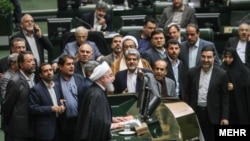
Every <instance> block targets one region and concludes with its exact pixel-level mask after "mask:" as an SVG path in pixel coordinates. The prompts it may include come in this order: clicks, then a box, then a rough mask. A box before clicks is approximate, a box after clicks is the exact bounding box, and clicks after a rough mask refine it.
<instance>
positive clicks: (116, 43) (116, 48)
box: [101, 35, 122, 66]
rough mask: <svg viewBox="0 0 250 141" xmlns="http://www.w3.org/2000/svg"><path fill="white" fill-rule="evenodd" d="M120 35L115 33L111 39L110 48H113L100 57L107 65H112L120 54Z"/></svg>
mask: <svg viewBox="0 0 250 141" xmlns="http://www.w3.org/2000/svg"><path fill="white" fill-rule="evenodd" d="M121 41H122V35H115V36H114V37H113V39H112V43H111V48H112V49H113V51H112V53H110V54H108V55H106V56H104V57H102V58H101V61H106V62H107V63H108V64H109V66H111V65H112V63H113V62H114V61H115V60H116V59H117V58H120V57H121V56H122V45H121Z"/></svg>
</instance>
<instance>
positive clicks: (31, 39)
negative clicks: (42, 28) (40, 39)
mask: <svg viewBox="0 0 250 141" xmlns="http://www.w3.org/2000/svg"><path fill="white" fill-rule="evenodd" d="M23 33H24V36H25V38H26V39H27V41H28V43H29V45H30V49H31V52H32V53H33V55H34V57H35V58H36V62H37V65H38V66H40V64H41V60H40V57H39V52H38V49H37V44H36V39H35V37H34V35H33V34H31V35H28V34H27V32H26V31H25V30H23Z"/></svg>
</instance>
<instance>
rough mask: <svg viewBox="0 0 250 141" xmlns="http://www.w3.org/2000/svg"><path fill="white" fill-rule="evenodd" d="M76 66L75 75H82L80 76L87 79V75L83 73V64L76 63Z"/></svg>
mask: <svg viewBox="0 0 250 141" xmlns="http://www.w3.org/2000/svg"><path fill="white" fill-rule="evenodd" d="M74 65H75V71H74V72H75V73H77V74H80V75H82V76H83V77H85V74H83V72H82V67H81V64H80V62H79V61H76V62H75V63H74Z"/></svg>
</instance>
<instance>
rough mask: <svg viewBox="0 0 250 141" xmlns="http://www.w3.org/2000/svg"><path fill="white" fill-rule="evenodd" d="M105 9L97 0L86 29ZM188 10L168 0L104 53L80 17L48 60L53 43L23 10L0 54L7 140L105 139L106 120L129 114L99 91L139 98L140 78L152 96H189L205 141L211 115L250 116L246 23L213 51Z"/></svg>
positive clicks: (224, 118) (232, 119)
mask: <svg viewBox="0 0 250 141" xmlns="http://www.w3.org/2000/svg"><path fill="white" fill-rule="evenodd" d="M106 10H107V5H105V3H98V4H97V6H96V10H95V12H94V13H88V14H84V15H83V18H82V19H83V20H85V18H86V19H87V20H89V21H92V20H90V19H92V18H91V17H93V21H92V23H91V22H90V23H89V24H90V25H92V27H94V29H91V30H96V29H98V31H105V30H110V28H111V27H110V25H109V24H110V22H109V20H111V19H109V18H110V17H109V16H108V15H107V14H106ZM194 14H195V10H194V9H192V8H190V7H189V6H188V5H185V4H183V0H173V6H172V7H168V8H166V9H164V11H163V14H162V18H161V19H162V21H156V20H155V19H152V18H146V19H145V22H144V24H143V29H142V31H140V32H131V33H128V34H127V35H125V36H122V35H115V36H114V37H113V39H112V43H111V48H112V52H110V54H108V55H103V54H101V53H100V51H99V47H98V46H97V45H96V43H95V42H92V41H89V40H87V37H88V30H87V29H86V28H85V27H84V26H82V25H80V26H78V27H77V28H76V30H75V39H76V40H75V41H72V42H69V43H67V44H66V45H65V47H64V50H63V52H62V54H61V55H60V56H58V57H57V58H56V59H55V60H53V61H52V62H49V63H48V62H45V59H44V49H46V50H48V51H52V49H53V46H52V44H51V41H50V40H49V39H48V38H47V37H45V36H43V34H42V31H41V29H40V27H39V25H37V24H35V22H34V19H33V17H32V16H31V15H29V14H25V15H23V17H22V19H21V31H20V32H18V33H17V34H15V35H13V36H12V38H11V44H10V53H11V54H10V55H9V56H7V57H4V58H2V59H1V60H0V77H1V80H0V84H1V85H0V86H1V114H2V115H1V116H2V121H1V127H2V130H3V131H4V134H5V141H73V140H74V141H108V140H109V139H111V134H110V129H114V128H120V125H119V124H115V123H118V122H124V121H126V120H129V119H130V118H128V117H112V111H111V108H110V105H109V102H108V99H107V96H108V95H111V94H120V95H122V94H126V93H135V94H136V95H137V97H139V98H140V97H141V94H142V90H143V86H145V85H147V86H149V87H150V88H151V89H152V95H153V96H157V97H160V98H162V97H174V98H176V99H180V100H182V101H184V102H187V103H188V104H189V105H190V106H191V107H192V108H193V110H194V111H195V113H196V114H197V118H198V122H199V125H200V128H201V131H202V134H203V136H204V140H206V141H214V140H215V139H214V128H215V125H230V124H248V125H249V124H250V91H249V88H250V78H249V76H250V72H249V71H250V65H249V64H250V41H249V38H250V25H248V24H247V23H242V24H240V25H239V32H238V36H235V37H232V38H229V39H228V42H227V43H226V46H225V47H224V48H225V49H224V52H223V56H222V58H220V57H219V55H218V53H217V50H216V46H215V44H214V43H213V42H211V41H206V40H204V39H202V38H200V31H199V27H198V25H197V24H196V18H195V15H194ZM183 17H185V18H184V19H183ZM87 20H85V21H86V22H88V21H87ZM161 27H162V28H166V29H167V30H166V32H165V30H162V28H161ZM180 28H185V30H186V36H185V37H182V36H181V34H180ZM236 66H237V67H236ZM238 66H240V67H238ZM236 68H237V69H236ZM242 73H243V74H244V75H242ZM236 76H239V77H244V82H241V80H239V77H236ZM242 81H243V80H242ZM138 101H139V99H138Z"/></svg>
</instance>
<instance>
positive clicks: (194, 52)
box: [179, 24, 220, 68]
mask: <svg viewBox="0 0 250 141" xmlns="http://www.w3.org/2000/svg"><path fill="white" fill-rule="evenodd" d="M207 46H210V47H212V48H214V50H215V60H214V61H215V65H220V58H219V55H218V53H217V50H216V47H215V45H214V43H212V42H210V41H206V40H203V39H201V38H200V30H199V27H198V26H197V25H195V24H188V25H187V27H186V41H184V42H182V43H181V52H180V55H179V58H180V60H182V62H183V64H184V65H185V66H186V67H187V68H192V67H195V66H198V65H200V64H201V50H202V49H203V48H204V47H207Z"/></svg>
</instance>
